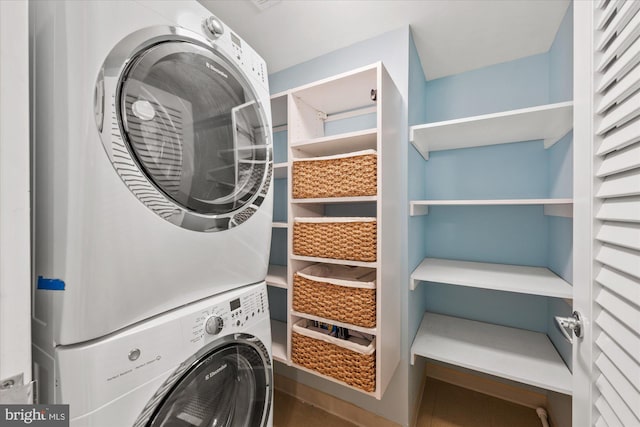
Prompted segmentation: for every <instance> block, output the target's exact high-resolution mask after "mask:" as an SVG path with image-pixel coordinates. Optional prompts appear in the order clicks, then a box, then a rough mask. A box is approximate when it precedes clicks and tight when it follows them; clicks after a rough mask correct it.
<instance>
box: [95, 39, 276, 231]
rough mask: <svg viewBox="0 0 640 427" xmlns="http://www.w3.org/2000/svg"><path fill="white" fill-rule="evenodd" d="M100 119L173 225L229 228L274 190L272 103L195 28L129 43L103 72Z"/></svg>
mask: <svg viewBox="0 0 640 427" xmlns="http://www.w3.org/2000/svg"><path fill="white" fill-rule="evenodd" d="M109 97H110V98H111V99H108V98H109ZM95 115H96V123H97V126H98V130H99V132H100V135H101V138H102V143H103V145H104V148H105V150H106V152H107V155H108V156H109V158H110V160H111V162H112V164H113V166H114V168H115V170H116V172H117V173H118V174H119V175H120V177H121V179H122V180H123V181H124V183H125V184H126V185H127V186H128V187H129V189H130V190H131V191H132V192H133V194H134V195H135V196H136V197H137V198H138V199H139V200H140V201H141V202H142V203H144V204H145V205H146V206H147V207H148V208H149V209H151V210H152V211H154V212H155V213H156V214H158V215H159V216H161V217H162V218H164V219H166V220H167V221H169V222H172V223H174V224H176V225H179V226H181V227H183V228H187V229H190V230H196V231H220V230H225V229H228V228H230V227H233V226H236V225H238V224H240V223H242V222H244V221H246V220H247V219H248V218H249V217H251V215H253V214H254V213H255V212H256V211H257V209H258V207H259V206H260V204H261V203H262V202H263V200H264V197H265V195H266V194H267V191H268V188H269V182H270V179H271V168H272V158H271V157H272V151H271V129H270V125H269V123H270V122H269V119H268V117H267V114H266V113H265V110H264V107H263V106H262V105H261V102H260V99H259V97H258V96H257V94H256V92H255V90H254V87H253V85H252V84H251V83H250V82H249V80H248V78H247V77H246V76H245V75H244V73H243V72H242V70H241V69H240V68H239V67H237V66H236V65H235V64H234V63H233V62H232V61H231V60H230V59H229V58H228V56H227V55H226V54H225V53H224V52H223V51H221V50H219V49H218V48H217V46H216V45H215V44H214V43H212V42H210V41H208V40H207V39H205V38H203V37H200V36H199V35H197V34H195V33H191V32H189V31H187V30H184V29H181V28H175V27H153V28H148V29H145V30H141V31H138V32H136V33H133V34H132V35H130V36H129V37H127V38H125V39H124V40H123V41H121V42H120V43H119V44H118V45H117V46H116V47H115V48H114V49H113V50H112V52H111V53H110V54H109V56H108V57H107V59H106V60H105V62H104V65H103V68H102V70H101V72H100V75H99V76H98V80H97V84H96V91H95ZM109 122H110V123H109Z"/></svg>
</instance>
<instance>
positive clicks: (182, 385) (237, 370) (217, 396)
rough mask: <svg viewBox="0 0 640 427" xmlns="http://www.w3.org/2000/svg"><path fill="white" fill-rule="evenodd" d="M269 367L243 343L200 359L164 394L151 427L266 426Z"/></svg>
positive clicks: (256, 352) (256, 353)
mask: <svg viewBox="0 0 640 427" xmlns="http://www.w3.org/2000/svg"><path fill="white" fill-rule="evenodd" d="M269 375H270V371H269V368H267V367H265V364H264V361H263V358H262V357H261V355H260V353H259V352H258V351H257V350H256V349H255V348H254V347H252V346H249V345H247V344H241V343H240V344H232V345H230V346H227V347H223V348H221V349H218V350H215V351H214V352H213V353H212V354H209V355H207V356H205V357H204V358H202V359H200V360H199V361H198V362H197V363H196V364H195V365H194V366H193V367H192V369H191V370H189V371H188V372H187V373H186V374H185V375H184V376H183V377H182V379H181V380H180V381H179V382H178V383H177V384H176V385H175V386H174V387H173V389H172V390H171V391H170V392H169V393H168V394H167V396H166V397H165V399H164V401H163V402H162V403H161V404H160V405H159V407H158V409H157V410H156V412H155V414H154V415H153V416H152V417H151V420H150V421H149V423H148V426H150V427H156V426H157V427H160V426H162V427H194V426H199V427H200V426H201V427H204V426H207V427H220V426H224V427H257V426H263V425H265V423H266V418H267V416H268V405H270V401H271V394H270V392H269V387H268V383H267V381H268V378H269Z"/></svg>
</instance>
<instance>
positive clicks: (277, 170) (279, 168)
mask: <svg viewBox="0 0 640 427" xmlns="http://www.w3.org/2000/svg"><path fill="white" fill-rule="evenodd" d="M288 170H289V163H287V162H282V163H274V164H273V178H274V179H283V178H284V179H286V178H287V171H288Z"/></svg>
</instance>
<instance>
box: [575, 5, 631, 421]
mask: <svg viewBox="0 0 640 427" xmlns="http://www.w3.org/2000/svg"><path fill="white" fill-rule="evenodd" d="M574 6H575V13H576V15H575V33H574V39H575V41H576V42H575V48H576V49H575V59H576V62H575V64H574V66H575V77H576V78H575V88H574V93H575V94H576V99H575V123H574V128H575V131H576V141H577V144H578V145H577V146H576V158H575V159H574V160H575V161H574V164H575V165H576V179H575V182H576V184H575V190H576V191H575V198H576V200H575V202H576V203H575V215H574V236H576V242H575V245H574V246H575V249H576V253H575V256H574V259H575V265H574V270H575V272H576V275H577V276H579V279H578V280H576V286H575V288H574V289H575V290H574V292H575V295H574V296H575V298H574V303H575V305H576V308H577V309H578V310H580V311H582V312H583V314H585V319H586V320H585V323H586V325H585V326H586V331H588V332H587V334H586V336H585V339H584V340H582V341H577V342H578V344H577V345H576V346H575V347H574V405H573V414H574V420H573V424H574V425H575V426H583V425H584V426H590V425H596V426H609V427H613V426H624V427H627V426H638V425H640V228H639V227H640V225H639V224H640V132H639V130H640V71H639V70H640V65H639V64H640V2H637V1H626V2H623V1H616V2H614V1H603V2H599V3H598V4H595V3H592V2H575V4H574ZM596 22H598V23H600V24H599V26H596V25H595V23H596Z"/></svg>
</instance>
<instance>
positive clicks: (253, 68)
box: [202, 15, 267, 87]
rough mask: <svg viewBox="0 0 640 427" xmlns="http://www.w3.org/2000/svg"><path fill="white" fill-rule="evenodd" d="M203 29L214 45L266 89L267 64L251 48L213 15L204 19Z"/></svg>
mask: <svg viewBox="0 0 640 427" xmlns="http://www.w3.org/2000/svg"><path fill="white" fill-rule="evenodd" d="M202 29H203V32H204V35H205V36H206V37H207V38H208V39H209V40H210V41H211V42H212V43H213V44H214V45H217V46H218V47H220V48H222V49H224V51H226V52H227V54H228V55H229V56H231V59H233V61H235V62H236V63H237V64H238V65H239V66H240V67H241V68H242V69H243V70H244V72H245V73H246V74H247V75H249V76H250V77H251V78H253V79H254V80H256V81H257V82H258V83H260V85H261V86H263V87H266V85H267V66H266V63H265V61H264V60H263V59H262V57H261V56H260V55H258V54H257V53H256V51H255V50H253V49H252V48H251V46H249V45H248V44H247V43H246V42H245V41H244V40H242V39H241V38H240V37H239V36H238V35H237V34H236V33H234V32H233V31H232V30H231V29H230V28H229V27H227V26H226V25H225V24H224V23H223V22H222V21H220V20H219V19H218V18H217V17H215V16H213V15H211V16H208V17H206V18H204V20H203V21H202Z"/></svg>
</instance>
